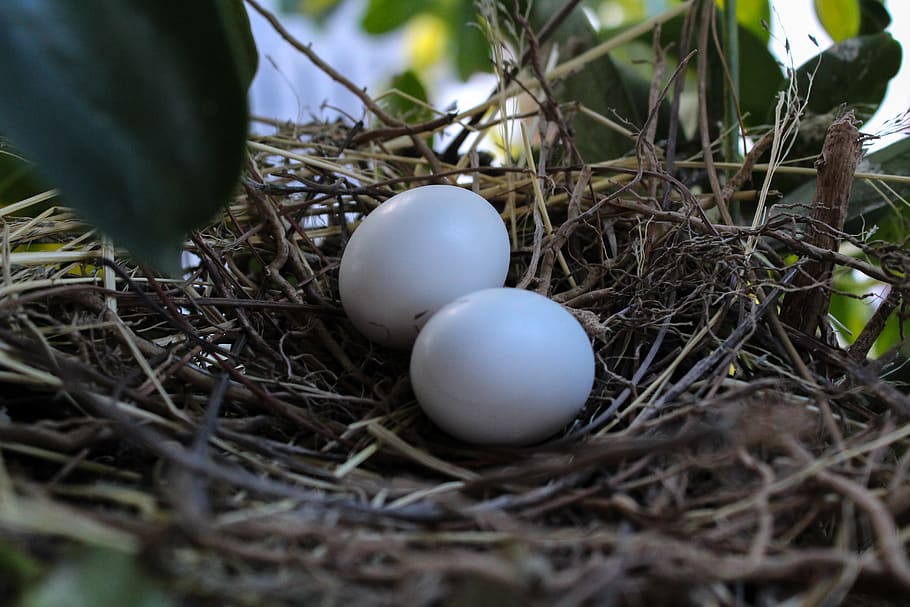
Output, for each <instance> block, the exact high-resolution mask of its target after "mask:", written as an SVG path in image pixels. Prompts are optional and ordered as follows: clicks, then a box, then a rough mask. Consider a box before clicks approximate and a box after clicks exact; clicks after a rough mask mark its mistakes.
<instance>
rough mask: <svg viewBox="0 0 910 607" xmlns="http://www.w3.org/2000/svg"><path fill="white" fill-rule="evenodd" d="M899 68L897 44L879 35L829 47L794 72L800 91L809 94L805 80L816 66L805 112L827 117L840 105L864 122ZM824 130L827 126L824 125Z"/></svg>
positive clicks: (887, 37) (877, 104) (879, 101)
mask: <svg viewBox="0 0 910 607" xmlns="http://www.w3.org/2000/svg"><path fill="white" fill-rule="evenodd" d="M900 65H901V45H900V44H899V43H898V42H897V41H895V40H894V38H892V37H891V34H889V33H887V32H882V33H880V34H873V35H871V36H857V37H855V38H851V39H849V40H845V41H843V42H840V43H838V44H835V45H834V46H832V47H830V48H829V49H828V50H826V51H825V52H824V53H822V54H821V64H820V65H819V63H818V58H817V57H814V58H812V59H810V60H809V61H807V62H806V63H804V64H803V65H802V66H800V67H799V69H798V70H797V73H796V76H797V78H798V83H799V88H800V92H801V93H803V94H805V92H806V91H809V77H810V75H811V74H812V72H813V71H814V70H815V68H816V66H818V71H817V72H816V73H815V78H814V81H813V83H812V90H811V93H809V102H808V107H807V109H808V111H810V112H812V113H814V114H828V113H830V112H831V111H832V110H836V109H837V108H838V107H839V106H840V105H841V104H847V105H848V106H850V107H853V108H855V109H856V110H857V117H858V118H860V119H861V120H867V119H868V118H869V117H871V116H872V114H873V113H874V112H875V110H876V109H877V108H878V106H879V104H880V103H881V101H882V99H883V98H884V96H885V91H886V90H887V88H888V82H889V81H890V80H891V79H892V78H893V77H894V76H895V75H896V74H897V71H898V69H900ZM825 128H827V125H825Z"/></svg>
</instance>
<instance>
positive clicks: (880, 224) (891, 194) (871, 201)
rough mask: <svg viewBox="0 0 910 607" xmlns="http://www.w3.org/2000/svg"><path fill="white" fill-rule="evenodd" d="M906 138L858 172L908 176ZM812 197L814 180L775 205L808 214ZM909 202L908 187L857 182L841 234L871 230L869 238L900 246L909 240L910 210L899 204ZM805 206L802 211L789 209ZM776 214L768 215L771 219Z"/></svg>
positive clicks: (875, 155) (909, 153)
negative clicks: (899, 243) (872, 231)
mask: <svg viewBox="0 0 910 607" xmlns="http://www.w3.org/2000/svg"><path fill="white" fill-rule="evenodd" d="M908 156H910V138H908V139H901V140H900V141H898V142H896V143H892V144H891V145H889V146H888V147H886V148H884V149H881V150H878V151H877V152H874V153H872V154H870V155H868V156H866V157H865V158H863V160H862V161H861V162H860V166H859V168H858V171H859V172H863V173H878V174H883V175H905V176H910V165H908V164H907V158H908ZM814 197H815V180H814V179H812V180H809V181H807V182H805V183H803V184H802V185H801V186H799V187H798V188H796V189H794V190H792V191H791V192H789V193H788V194H787V195H786V196H784V198H783V199H781V200H780V202H779V205H780V207H778V208H781V209H786V210H785V211H782V212H785V213H800V212H802V213H804V214H808V204H809V203H811V201H812V199H813V198H814ZM900 198H903V199H904V200H908V199H910V184H906V183H889V184H888V185H887V187H885V186H883V185H881V184H878V183H874V182H871V183H870V182H869V181H867V180H857V181H854V182H853V188H852V190H851V192H850V204H849V208H848V211H847V220H846V223H845V225H844V230H845V231H846V232H847V233H850V234H859V233H860V232H862V231H864V230H865V231H870V230H873V229H874V230H875V231H874V234H873V238H875V239H881V240H887V241H889V242H901V241H902V240H904V239H905V238H907V237H908V236H910V228H908V226H910V206H907V205H906V204H904V202H903V201H901V200H900ZM797 204H798V205H806V208H805V210H801V209H800V207H793V206H792V205H797ZM776 214H777V211H772V216H773V215H776Z"/></svg>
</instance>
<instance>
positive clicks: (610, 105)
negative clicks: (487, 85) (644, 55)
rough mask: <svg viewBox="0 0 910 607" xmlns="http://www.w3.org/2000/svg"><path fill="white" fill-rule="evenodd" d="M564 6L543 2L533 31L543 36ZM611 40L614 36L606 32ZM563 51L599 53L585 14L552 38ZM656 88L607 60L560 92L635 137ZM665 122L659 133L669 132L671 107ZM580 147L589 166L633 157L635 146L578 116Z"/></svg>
mask: <svg viewBox="0 0 910 607" xmlns="http://www.w3.org/2000/svg"><path fill="white" fill-rule="evenodd" d="M561 5H562V2H561V0H538V1H536V2H534V3H533V4H532V5H531V19H530V21H531V26H532V27H533V28H534V29H535V30H539V29H540V28H541V27H542V26H543V24H544V23H545V22H546V21H547V20H548V19H549V17H550V15H552V14H553V11H555V10H558V9H559V7H560V6H561ZM600 35H601V36H609V35H611V33H610V32H601V33H600ZM551 39H552V41H553V42H554V43H556V44H559V45H560V50H561V52H562V53H564V54H572V55H577V54H581V53H583V52H585V51H586V50H588V49H589V48H591V47H593V46H594V45H595V44H597V43H598V42H599V41H600V40H599V39H598V34H597V33H595V31H594V28H593V27H592V26H591V23H590V22H589V21H588V19H587V18H586V17H585V16H584V13H583V12H582V11H581V10H575V11H574V12H573V13H572V14H571V15H570V16H569V17H568V18H567V19H566V20H565V21H564V22H563V24H562V25H560V27H558V28H557V29H556V30H555V32H554V33H553V35H552V37H551ZM649 91H650V84H649V82H648V80H647V79H646V78H645V77H643V76H642V75H641V74H639V73H637V72H636V71H635V70H634V69H633V68H632V67H630V66H628V65H626V64H624V63H622V62H621V61H619V60H615V59H613V58H612V57H611V56H609V55H605V56H603V57H600V58H598V59H595V60H593V61H591V62H589V63H587V64H585V65H584V67H583V68H582V69H580V70H579V71H578V72H576V73H575V74H572V75H571V76H569V77H567V78H566V79H564V80H563V81H561V82H560V83H558V84H557V85H556V86H555V87H554V92H555V93H556V96H557V97H558V99H559V101H562V102H566V103H580V104H581V105H583V106H585V107H587V108H589V109H591V110H593V111H594V112H597V113H598V114H601V115H602V116H605V117H607V118H609V119H611V120H613V121H615V122H621V123H624V126H625V127H626V128H628V129H630V130H632V131H635V130H637V129H639V128H641V127H643V126H644V123H645V120H646V118H647V116H648V96H649ZM660 110H661V111H660V116H659V119H663V120H664V121H663V124H662V125H660V126H659V127H658V132H666V131H665V129H662V128H661V126H664V127H665V126H666V118H667V116H668V104H664V106H662V107H661V108H660ZM570 126H571V127H572V129H573V131H574V139H575V145H576V147H577V148H578V151H579V152H580V153H581V156H582V158H584V160H585V161H586V162H598V161H602V160H608V159H613V158H618V157H620V156H622V155H624V154H625V153H627V152H629V151H630V150H631V149H632V148H633V147H634V146H635V142H634V141H633V140H632V139H630V138H629V137H627V136H625V135H623V134H621V133H618V132H616V131H614V130H612V129H610V128H609V127H607V126H604V125H603V124H600V123H599V122H597V121H596V120H594V119H593V118H590V117H588V116H586V115H584V114H581V113H576V114H575V115H574V116H572V119H571V125H570Z"/></svg>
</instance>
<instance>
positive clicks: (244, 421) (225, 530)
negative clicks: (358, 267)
mask: <svg viewBox="0 0 910 607" xmlns="http://www.w3.org/2000/svg"><path fill="white" fill-rule="evenodd" d="M438 126H439V125H438V124H435V125H432V126H427V127H426V128H427V129H430V128H437V127H438ZM417 131H418V133H417V134H418V140H420V136H421V133H420V132H419V131H420V129H417ZM401 135H402V133H401V132H400V131H396V130H395V129H389V130H385V131H362V130H352V129H351V128H349V127H348V126H345V125H344V124H341V123H333V124H311V125H307V126H300V125H290V126H285V127H282V128H279V129H277V130H276V133H275V134H274V135H272V136H267V137H262V138H261V139H258V140H256V141H255V142H253V143H252V144H251V146H252V147H251V150H252V152H253V156H251V161H250V165H249V167H248V170H247V172H246V177H245V185H244V188H243V191H242V192H241V193H239V194H238V196H237V198H236V200H234V201H233V203H232V204H231V205H230V206H229V207H228V208H227V209H226V212H225V213H224V215H223V216H222V217H220V218H218V219H217V221H214V222H213V223H212V225H211V226H209V227H207V228H206V229H204V230H201V231H200V232H198V233H197V234H194V235H193V237H192V240H191V242H190V243H189V244H188V248H189V249H190V250H191V251H192V252H193V253H194V254H195V255H196V256H197V257H196V260H197V261H195V262H194V267H193V268H192V270H191V272H190V274H189V275H188V278H187V279H186V280H184V281H168V280H165V279H162V278H160V277H155V275H154V274H150V273H148V272H147V271H145V270H144V269H142V268H140V267H135V266H133V265H130V264H129V262H127V261H124V260H116V259H114V260H112V258H111V255H110V252H109V251H106V250H105V248H104V246H103V245H102V244H100V243H98V242H95V241H94V240H92V237H91V235H90V234H89V235H86V233H85V228H84V227H83V226H81V225H80V224H78V223H77V222H76V221H75V220H74V219H73V217H72V215H71V214H70V213H69V212H68V211H67V210H66V209H62V208H58V207H52V208H49V209H46V210H44V211H43V212H41V213H39V214H37V216H35V217H31V218H29V217H21V216H20V217H17V216H15V215H14V214H13V213H12V212H8V213H4V216H3V220H4V225H3V229H4V232H3V244H4V259H5V260H6V263H4V264H3V269H4V281H3V284H2V287H0V382H2V384H0V390H2V391H0V402H2V413H3V419H2V421H0V453H2V466H0V540H3V541H7V542H9V541H12V542H14V543H16V544H18V545H20V546H23V547H24V548H25V549H26V550H27V551H28V552H30V553H32V554H34V555H39V556H40V557H41V558H43V559H48V560H51V561H53V560H54V559H55V558H57V557H59V556H60V555H61V554H62V552H61V549H62V548H63V547H65V546H67V545H70V544H74V543H75V544H89V545H93V546H103V547H109V548H115V549H118V550H123V551H127V552H141V553H142V554H143V555H144V557H145V558H146V562H149V563H151V564H152V566H153V569H154V570H156V571H157V572H158V574H160V575H162V576H164V577H165V578H166V579H167V580H168V583H169V585H170V586H171V587H172V588H173V589H174V591H175V592H176V593H177V594H178V595H179V596H181V597H185V599H186V600H187V601H188V602H190V603H191V604H213V605H215V604H217V605H299V604H315V603H316V602H317V601H319V604H339V605H354V604H357V605H510V604H516V605H535V604H542V605H543V604H547V605H561V606H566V607H568V606H576V605H613V604H615V605H622V604H629V605H635V604H645V605H647V604H716V605H744V604H755V605H764V604H771V603H776V602H781V601H784V600H788V599H790V600H793V601H794V602H795V603H796V604H833V603H834V602H837V601H838V600H841V599H843V598H844V597H847V596H850V597H851V598H852V599H854V600H858V599H857V598H856V597H857V596H858V595H859V594H868V595H870V596H873V597H879V598H885V599H887V598H888V597H894V596H901V595H903V596H906V594H907V593H910V564H908V560H907V556H906V551H905V545H906V543H907V541H908V539H910V538H908V536H910V526H907V525H908V514H910V488H908V469H910V451H908V449H907V447H908V445H910V438H908V437H910V425H908V423H907V420H908V415H910V399H908V397H907V395H906V394H905V393H904V392H902V391H901V390H900V389H898V388H897V387H895V385H893V384H892V383H888V382H886V381H884V380H882V379H881V378H880V377H879V370H880V366H881V365H884V364H888V362H889V361H888V359H887V357H885V358H884V359H883V360H882V361H881V362H879V363H874V364H873V363H868V362H867V361H866V357H865V354H866V353H865V352H864V351H858V350H856V349H854V350H852V351H847V350H844V349H843V348H841V347H839V346H837V345H836V344H833V343H830V342H829V341H826V340H825V339H824V338H825V335H826V334H825V332H824V331H822V333H820V334H819V335H820V337H816V336H814V335H808V334H803V333H799V332H795V331H788V328H787V327H786V326H783V325H781V324H780V322H779V321H778V320H777V317H776V309H777V307H778V305H779V304H780V302H781V299H782V298H784V297H785V296H786V295H785V294H786V292H787V291H788V290H790V289H791V288H792V287H791V283H792V281H793V275H794V273H793V270H792V266H789V265H787V264H786V263H785V262H784V261H783V260H784V258H785V257H786V256H787V255H789V254H795V255H796V256H798V257H800V258H803V259H813V258H824V259H828V260H833V261H834V262H836V263H837V264H840V265H841V267H851V268H856V269H858V270H860V271H864V272H867V273H868V274H870V275H872V276H875V277H876V278H879V279H883V280H884V281H885V282H887V283H889V284H890V285H891V286H892V292H893V293H900V292H902V290H904V289H906V283H905V282H904V279H903V278H901V276H905V275H906V274H901V272H897V271H894V268H903V269H904V271H905V270H906V269H907V268H910V254H908V253H907V251H906V250H905V249H902V248H900V247H895V246H889V245H886V244H884V243H881V244H874V243H873V244H869V243H866V242H856V244H857V246H860V247H862V249H863V252H864V254H865V256H864V258H863V259H862V260H858V259H854V258H848V257H845V256H842V255H839V254H838V253H836V252H833V251H824V250H819V249H817V248H813V247H812V246H811V245H807V244H806V243H805V242H804V241H802V240H800V239H799V238H797V237H796V235H795V234H794V231H793V228H794V227H795V226H797V225H798V224H799V222H803V223H804V222H805V219H801V218H800V217H798V216H790V217H784V216H782V218H780V219H778V220H777V222H776V223H766V224H760V225H758V226H757V227H755V228H753V227H737V226H731V225H726V224H724V223H722V222H719V221H718V220H717V219H716V218H715V219H714V221H712V220H711V219H709V216H708V214H709V213H711V210H710V200H711V197H708V196H695V195H693V193H692V192H691V191H690V190H689V189H687V188H686V187H685V186H684V185H683V184H682V183H681V182H680V181H679V180H677V179H675V178H673V177H671V176H670V175H669V174H668V173H667V172H666V171H665V170H664V169H663V167H662V165H660V164H659V163H656V162H654V163H650V164H649V160H648V158H647V157H646V156H642V155H639V156H638V157H637V158H631V159H626V160H625V161H623V162H618V163H613V164H611V165H610V166H606V167H604V166H602V167H600V168H592V167H570V166H560V167H546V166H537V167H536V171H537V173H536V174H535V173H534V172H533V171H530V170H529V169H527V168H517V169H507V168H503V167H492V166H478V164H477V158H478V156H477V155H476V154H466V155H464V156H462V157H461V159H460V160H458V161H457V162H455V163H446V162H444V161H442V160H440V159H439V158H436V157H434V158H432V159H427V158H424V157H421V152H420V150H419V149H418V150H416V151H415V150H414V149H412V148H408V149H404V148H403V147H402V141H404V142H405V143H407V142H408V141H411V139H410V138H408V137H405V138H404V139H402V137H401ZM545 145H546V144H545ZM652 160H654V161H656V157H655V158H653V159H652ZM430 165H435V166H434V167H433V168H434V169H435V174H434V175H430V174H428V172H427V170H426V169H427V167H428V166H430ZM439 169H441V171H440V170H439ZM745 173H746V174H748V171H746V172H745ZM440 175H443V176H444V177H440ZM439 179H447V180H451V181H456V180H457V182H458V183H462V184H464V186H465V187H471V188H473V189H474V190H475V191H477V192H479V193H480V194H482V195H484V196H485V197H487V198H488V199H489V200H490V201H491V202H492V203H493V204H494V205H495V206H496V207H497V208H498V209H499V210H500V211H501V212H502V215H503V218H504V219H505V221H506V222H507V225H508V226H509V228H510V231H511V234H512V240H513V242H512V244H513V251H514V253H513V260H512V261H513V263H512V269H511V273H510V276H509V280H508V282H509V284H511V285H519V286H522V287H524V288H531V289H535V290H537V291H539V292H542V293H545V294H547V295H548V296H550V297H551V298H553V299H554V300H556V301H558V302H560V303H562V304H564V305H565V306H566V307H567V308H568V309H569V310H570V311H572V312H573V313H574V314H575V316H576V317H577V318H578V319H579V320H580V322H582V324H583V326H584V327H585V329H586V330H587V332H588V333H589V335H590V337H591V339H592V342H593V344H594V347H595V352H596V356H597V361H598V371H597V380H596V383H595V386H594V390H593V392H592V394H591V398H590V400H589V402H588V405H587V407H586V408H585V410H584V411H583V412H582V413H581V414H580V415H579V417H578V418H577V419H576V421H575V422H574V423H573V424H572V425H571V426H570V427H568V428H566V429H565V430H564V431H563V432H561V433H560V434H559V435H558V436H556V437H554V438H553V439H552V440H550V441H548V442H546V443H544V444H542V445H538V446H534V447H529V448H526V449H491V448H477V447H472V446H470V445H466V444H462V443H458V442H456V441H454V440H453V439H450V438H449V437H447V436H445V435H444V434H443V433H441V432H440V431H439V430H437V429H435V428H434V427H433V426H432V425H431V423H430V422H429V421H428V420H427V419H426V418H425V417H424V416H423V415H422V413H421V412H420V410H419V408H418V406H417V405H416V403H415V400H414V397H413V395H412V393H411V391H410V388H409V384H408V377H407V353H403V352H397V351H392V350H386V349H383V348H380V347H377V346H374V345H372V344H370V343H369V342H368V341H366V340H365V339H364V338H363V337H362V336H360V335H359V334H358V333H357V332H356V331H355V330H354V329H353V327H352V326H351V324H350V323H349V322H348V321H347V319H346V318H345V317H344V314H343V312H342V310H341V307H340V305H339V302H338V296H337V284H336V278H337V267H338V260H339V257H340V254H341V252H342V250H343V248H344V244H345V241H346V239H347V236H348V235H349V234H350V232H351V230H352V229H354V227H355V223H356V221H357V219H358V218H359V217H361V216H363V215H364V214H366V213H368V212H369V211H370V210H371V209H372V208H375V206H376V205H377V204H380V203H381V202H382V201H383V200H385V199H386V198H388V197H389V196H391V195H392V194H394V193H395V192H398V191H401V190H403V189H405V188H408V187H413V186H415V185H420V184H423V183H428V182H431V181H434V180H439ZM734 194H735V192H729V195H730V197H731V199H732V198H734ZM736 196H739V197H740V198H743V199H745V198H748V197H749V193H745V194H743V193H740V194H736ZM37 202H40V201H37ZM541 203H545V204H541ZM28 208H34V207H33V206H30V205H28V204H25V205H20V206H18V207H16V208H15V209H14V210H15V211H16V213H21V212H23V211H26V210H27V209H28ZM712 217H713V215H712ZM36 243H42V244H44V245H45V247H44V248H48V247H47V245H49V244H54V243H56V244H57V245H60V248H59V249H57V250H54V251H49V252H40V251H35V250H34V249H35V247H34V245H35V244H36ZM882 262H884V263H882ZM806 288H811V286H810V287H806ZM895 297H896V296H895ZM892 304H893V301H892ZM894 307H896V306H895V305H891V309H893V308H894ZM897 307H899V306H897ZM879 321H880V319H879V320H874V322H879ZM875 330H876V329H875V327H871V325H870V328H869V331H871V332H874V331H875ZM878 330H879V331H880V330H881V329H880V328H879V329H878ZM867 339H868V336H867ZM870 600H872V599H870ZM870 604H871V603H870Z"/></svg>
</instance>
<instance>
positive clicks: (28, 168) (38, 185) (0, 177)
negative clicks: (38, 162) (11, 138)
mask: <svg viewBox="0 0 910 607" xmlns="http://www.w3.org/2000/svg"><path fill="white" fill-rule="evenodd" d="M47 189H49V188H48V187H47V186H46V185H45V184H44V182H43V181H42V180H41V178H40V177H39V176H38V171H37V170H36V168H35V165H34V164H32V163H31V162H29V161H28V160H26V159H25V158H22V156H20V155H19V154H17V153H15V152H14V151H12V150H8V149H3V148H0V206H2V205H7V204H10V203H13V202H18V201H20V200H23V199H25V198H29V197H30V196H34V195H35V194H38V193H40V192H44V191H46V190H47Z"/></svg>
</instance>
